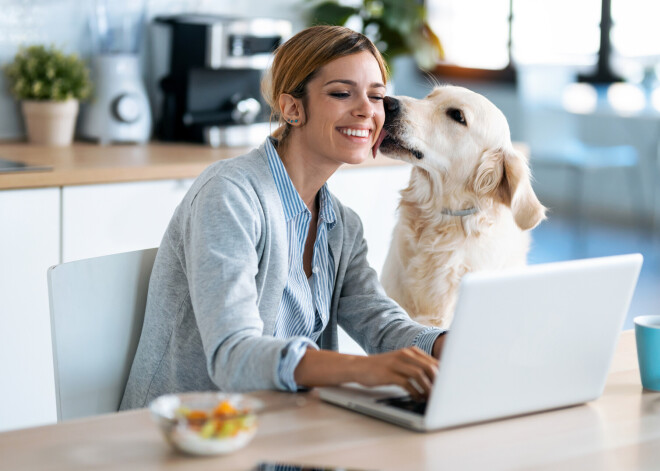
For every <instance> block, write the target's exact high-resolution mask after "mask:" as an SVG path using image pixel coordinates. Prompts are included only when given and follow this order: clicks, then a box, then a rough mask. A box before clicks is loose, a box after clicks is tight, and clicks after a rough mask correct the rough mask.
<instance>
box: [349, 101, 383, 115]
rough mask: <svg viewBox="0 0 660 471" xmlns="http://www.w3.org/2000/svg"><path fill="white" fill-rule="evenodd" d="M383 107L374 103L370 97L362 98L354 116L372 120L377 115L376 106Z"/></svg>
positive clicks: (354, 111)
mask: <svg viewBox="0 0 660 471" xmlns="http://www.w3.org/2000/svg"><path fill="white" fill-rule="evenodd" d="M379 105H380V106H382V105H381V104H380V102H378V103H373V102H372V101H371V99H370V98H369V97H368V96H364V97H361V98H360V101H359V103H357V104H356V105H355V109H354V110H353V114H354V115H355V116H359V117H365V118H371V117H372V116H374V114H375V113H376V106H379Z"/></svg>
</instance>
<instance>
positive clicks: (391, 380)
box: [354, 347, 438, 399]
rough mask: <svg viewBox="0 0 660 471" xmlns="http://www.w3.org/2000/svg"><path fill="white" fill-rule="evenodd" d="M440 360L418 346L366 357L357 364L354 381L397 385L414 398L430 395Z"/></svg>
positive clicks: (366, 383)
mask: <svg viewBox="0 0 660 471" xmlns="http://www.w3.org/2000/svg"><path fill="white" fill-rule="evenodd" d="M437 370H438V360H437V359H435V358H433V357H432V356H430V355H427V354H426V353H424V352H423V351H422V350H420V349H419V348H417V347H408V348H403V349H401V350H395V351H393V352H388V353H381V354H378V355H372V356H368V357H363V362H358V368H357V370H356V373H357V376H356V377H355V379H354V380H355V381H356V382H357V383H359V384H361V385H363V386H381V385H387V384H396V385H398V386H401V387H402V388H404V389H405V390H406V391H408V393H409V394H410V395H411V396H412V397H414V398H415V399H424V398H427V397H428V396H429V394H430V393H431V388H432V387H433V381H434V380H435V374H436V372H437Z"/></svg>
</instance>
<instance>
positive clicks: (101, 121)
mask: <svg viewBox="0 0 660 471" xmlns="http://www.w3.org/2000/svg"><path fill="white" fill-rule="evenodd" d="M93 8H94V11H93V12H92V13H91V15H90V17H89V22H90V30H91V35H92V43H93V44H92V45H93V49H94V54H93V57H92V79H93V82H94V96H93V98H92V100H91V101H90V103H88V104H87V105H85V106H84V107H83V109H82V110H81V115H82V116H81V125H80V134H81V136H82V137H84V138H88V139H93V140H97V141H98V142H99V143H100V144H109V143H111V142H137V143H146V142H147V141H148V140H149V138H150V136H151V108H150V106H149V99H148V97H147V91H146V89H145V86H144V81H143V80H142V76H141V73H140V60H139V59H140V58H139V54H138V51H139V47H140V41H141V39H142V32H143V28H144V23H145V2H144V1H137V0H132V1H120V0H94V2H93Z"/></svg>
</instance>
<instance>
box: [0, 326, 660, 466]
mask: <svg viewBox="0 0 660 471" xmlns="http://www.w3.org/2000/svg"><path fill="white" fill-rule="evenodd" d="M259 395H260V396H261V398H262V399H264V400H266V401H268V402H276V401H290V400H291V398H292V395H290V394H286V393H276V392H266V393H260V394H259ZM301 396H303V397H305V398H306V399H307V402H306V404H305V405H303V406H302V407H297V408H290V409H286V410H281V411H279V412H271V413H270V414H265V415H263V416H262V417H261V420H260V428H259V431H258V434H257V436H256V437H255V439H254V440H253V441H252V442H251V443H250V444H249V445H248V446H247V447H246V448H244V449H242V450H240V451H238V452H236V453H235V454H233V455H228V456H220V457H210V458H197V457H188V456H185V455H181V454H178V453H176V452H174V451H172V450H171V449H170V448H169V447H168V445H166V443H165V441H164V440H163V439H162V437H161V436H160V432H159V430H158V429H157V428H156V426H155V425H154V424H153V423H152V421H151V418H150V417H149V412H148V411H147V410H137V411H130V412H122V413H117V414H112V415H106V416H99V417H94V418H88V419H82V420H77V421H71V422H65V423H61V424H57V425H51V426H45V427H37V428H31V429H24V430H18V431H12V432H5V433H1V434H0V469H3V470H4V469H7V470H28V469H29V470H32V469H34V470H77V469H95V470H126V469H130V470H138V469H140V470H141V469H162V468H167V469H185V470H196V469H212V470H249V469H252V468H253V467H254V466H255V464H256V463H257V462H259V461H262V460H274V461H280V462H292V463H297V464H308V465H316V466H341V467H349V468H350V467H355V468H358V469H383V470H389V469H392V470H422V469H428V470H438V469H479V470H486V469H487V470H495V469H513V468H515V469H535V470H536V469H562V470H566V469H576V470H578V469H579V470H600V469H603V470H610V469H611V470H620V469H625V470H633V469H648V470H651V469H660V393H654V392H649V391H643V390H642V387H641V383H640V379H639V372H638V370H637V358H636V351H635V340H634V334H633V332H632V331H626V332H624V333H623V334H622V336H621V340H620V342H619V345H618V348H617V352H616V356H615V359H614V362H613V364H612V368H611V370H610V375H609V378H608V381H607V385H606V388H605V392H604V394H603V395H602V396H601V397H600V398H599V399H598V400H596V401H593V402H591V403H588V404H586V405H582V406H576V407H571V408H566V409H561V410H557V411H552V412H545V413H540V414H533V415H527V416H523V417H517V418H512V419H506V420H500V421H494V422H489V423H485V424H480V425H472V426H466V427H460V428H455V429H451V430H445V431H439V432H434V433H428V434H420V433H416V432H411V431H408V430H405V429H402V428H399V427H397V426H394V425H390V424H387V423H385V422H381V421H379V420H376V419H372V418H369V417H365V416H362V415H359V414H356V413H354V412H350V411H346V410H343V409H341V408H338V407H335V406H331V405H328V404H325V403H322V402H321V401H320V400H319V399H318V397H317V395H316V393H314V392H312V393H308V394H304V395H301Z"/></svg>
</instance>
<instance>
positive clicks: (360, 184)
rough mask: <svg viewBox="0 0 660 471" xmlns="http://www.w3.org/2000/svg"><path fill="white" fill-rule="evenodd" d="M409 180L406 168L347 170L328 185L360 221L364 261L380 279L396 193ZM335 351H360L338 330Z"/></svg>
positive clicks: (392, 218)
mask: <svg viewBox="0 0 660 471" xmlns="http://www.w3.org/2000/svg"><path fill="white" fill-rule="evenodd" d="M409 178H410V166H408V165H395V166H391V167H370V168H347V169H342V170H339V171H338V172H337V173H335V174H334V175H333V176H332V177H331V178H330V180H329V182H328V187H329V188H330V191H331V192H332V193H333V194H334V195H335V196H337V198H339V201H341V202H342V204H344V206H348V207H349V208H351V209H352V210H354V211H355V212H356V213H357V214H358V215H359V216H360V219H361V220H362V226H363V227H364V238H365V239H366V241H367V246H368V247H369V251H368V252H367V260H369V264H370V265H371V267H372V268H373V269H374V270H376V273H378V276H379V277H380V271H381V269H382V268H383V264H384V263H385V257H387V251H388V250H389V247H390V241H391V239H392V230H393V229H394V224H395V223H396V218H397V216H396V208H397V206H398V204H399V191H401V190H402V189H403V188H405V187H406V186H407V184H408V180H409ZM339 351H340V352H343V353H353V354H360V353H364V350H362V348H361V347H360V346H359V345H358V344H357V343H356V342H355V341H354V340H353V339H352V338H351V337H349V336H348V334H346V332H344V331H343V330H342V329H341V328H340V329H339Z"/></svg>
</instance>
